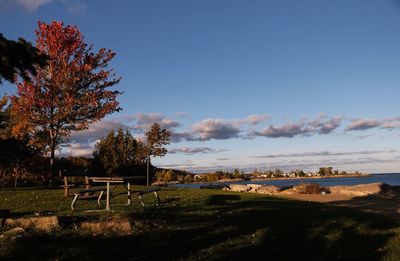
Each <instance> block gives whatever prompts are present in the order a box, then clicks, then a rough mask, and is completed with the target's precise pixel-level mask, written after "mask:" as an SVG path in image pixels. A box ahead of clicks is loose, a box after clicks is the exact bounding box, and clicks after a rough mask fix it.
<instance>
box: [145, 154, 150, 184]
mask: <svg viewBox="0 0 400 261" xmlns="http://www.w3.org/2000/svg"><path fill="white" fill-rule="evenodd" d="M149 183H150V155H148V156H147V182H146V185H147V186H149Z"/></svg>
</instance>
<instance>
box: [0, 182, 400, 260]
mask: <svg viewBox="0 0 400 261" xmlns="http://www.w3.org/2000/svg"><path fill="white" fill-rule="evenodd" d="M159 194H160V197H161V200H162V202H163V203H162V206H161V207H160V208H157V209H153V208H150V209H147V210H146V211H145V212H142V211H141V209H140V207H139V204H138V201H136V200H135V204H133V206H131V207H119V208H117V209H118V210H120V211H116V212H115V213H113V214H106V213H104V212H96V213H88V212H84V211H77V212H76V213H71V212H70V211H69V204H70V202H71V199H70V198H68V199H66V198H63V197H62V191H61V190H50V189H18V190H1V191H0V208H10V209H11V210H12V215H13V217H21V216H34V213H35V212H37V213H39V214H40V215H57V216H58V217H59V218H58V219H59V222H60V226H61V227H60V228H58V229H55V230H53V231H50V232H35V231H31V230H29V229H27V230H25V232H24V233H23V235H22V237H17V238H14V239H12V240H10V238H7V237H4V236H2V237H1V238H0V244H1V249H0V250H1V251H0V259H6V260H7V259H9V260H16V259H18V260H19V259H27V260H30V259H34V260H55V259H58V260H67V259H78V260H80V259H92V260H96V259H97V260H102V259H114V260H116V259H117V258H118V259H119V260H129V259H131V260H152V259H155V258H160V259H162V260H194V259H196V260H199V259H200V260H201V259H202V260H229V259H231V260H241V259H244V258H248V259H252V260H266V259H267V258H269V259H270V260H271V259H272V260H287V259H291V260H319V259H321V260H322V259H325V260H332V259H358V260H378V259H382V260H398V257H399V256H400V223H399V222H398V221H396V220H393V219H391V218H388V217H385V216H382V215H376V214H369V213H364V212H360V211H358V210H355V209H351V208H345V207H335V206H330V205H327V204H321V203H313V202H304V201H295V200H289V199H283V198H278V197H270V196H266V195H259V194H252V193H235V192H226V191H219V190H205V189H204V190H202V189H172V188H165V189H163V190H162V191H161V192H160V193H159ZM150 199H151V198H150V197H149V198H148V199H147V200H150ZM117 200H118V201H121V202H122V201H123V200H124V197H122V196H121V197H119V198H118V199H117ZM94 206H95V203H94V202H86V201H80V202H78V207H80V208H81V209H89V208H94ZM36 215H37V214H36ZM121 218H123V219H125V220H129V222H130V223H131V224H132V233H131V234H128V235H126V234H125V235H120V234H116V233H92V232H89V231H85V230H82V229H78V228H77V225H76V224H78V223H79V222H84V221H87V220H110V222H111V221H112V220H114V222H118V220H120V219H121ZM7 229H9V228H2V230H1V231H2V232H1V233H3V232H4V231H5V230H7Z"/></svg>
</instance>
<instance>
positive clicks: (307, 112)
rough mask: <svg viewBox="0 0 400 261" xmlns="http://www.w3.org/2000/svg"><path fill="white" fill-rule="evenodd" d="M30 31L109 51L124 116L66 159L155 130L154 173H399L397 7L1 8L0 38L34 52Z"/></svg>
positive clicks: (283, 3)
mask: <svg viewBox="0 0 400 261" xmlns="http://www.w3.org/2000/svg"><path fill="white" fill-rule="evenodd" d="M38 20H41V21H46V22H50V21H51V20H60V21H63V22H64V23H65V24H74V25H77V26H78V27H79V28H80V30H81V31H82V33H83V34H84V36H85V40H86V42H87V43H93V44H94V48H95V49H98V48H101V47H105V48H109V49H112V50H113V51H115V52H116V53H117V56H116V57H115V59H114V60H113V62H112V67H113V68H114V69H115V71H116V73H117V74H118V75H120V76H122V78H123V79H122V81H121V83H120V84H119V85H118V86H117V87H116V88H118V89H119V90H122V91H123V92H124V94H123V95H122V96H121V97H120V99H119V100H120V102H121V107H122V108H123V111H122V112H120V113H117V114H113V115H111V116H109V117H107V119H105V120H104V121H102V122H99V123H97V124H95V125H93V126H92V127H91V129H89V130H88V131H86V132H83V133H77V134H73V135H72V137H71V139H70V141H71V143H72V144H71V147H70V149H69V150H68V151H67V153H70V154H71V155H78V154H87V153H89V152H90V149H91V147H92V146H93V144H94V143H95V141H96V140H97V139H98V138H99V137H101V136H102V135H104V134H105V133H106V132H107V131H108V130H110V129H113V128H118V127H123V128H129V129H131V130H132V131H134V133H135V135H137V136H138V137H140V136H141V135H142V133H143V131H144V130H145V129H146V128H148V126H149V124H151V123H152V122H155V121H158V122H161V123H162V125H163V126H164V127H166V128H168V129H170V130H171V131H172V132H173V143H172V144H171V145H169V147H168V148H169V149H170V152H171V153H169V154H168V155H167V156H165V157H164V158H161V159H155V160H154V163H155V164H156V165H158V166H164V167H175V168H183V169H189V170H199V171H201V170H205V169H208V168H211V169H232V168H241V169H249V168H259V169H265V168H275V167H280V168H284V169H293V168H303V169H315V168H318V167H320V166H327V165H329V166H334V167H337V168H340V169H345V170H361V171H369V172H395V171H400V165H399V163H400V152H399V150H400V131H399V130H400V107H399V104H398V100H399V96H400V48H399V46H400V1H394V0H385V1H375V0H337V1H327V0H313V1H311V0H303V1H296V0H271V1H256V0H254V1H237V0H229V1H228V0H226V1H223V0H221V1H212V0H204V1H187V0H181V1H173V0H171V1H161V0H160V1H151V0H148V1H118V2H110V1H99V0H96V1H94V0H92V1H84V0H72V1H66V0H16V1H11V0H0V32H1V33H3V34H4V35H5V37H7V38H9V39H17V38H18V37H24V38H25V39H27V40H30V41H32V42H34V41H35V35H34V29H35V28H36V23H37V21H38ZM14 90H15V87H14V86H11V85H10V84H7V83H6V84H3V86H1V91H2V92H7V93H9V94H11V93H13V91H14Z"/></svg>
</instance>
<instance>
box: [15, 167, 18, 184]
mask: <svg viewBox="0 0 400 261" xmlns="http://www.w3.org/2000/svg"><path fill="white" fill-rule="evenodd" d="M17 186H18V168H17V167H15V168H14V188H17Z"/></svg>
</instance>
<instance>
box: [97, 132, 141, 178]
mask: <svg viewBox="0 0 400 261" xmlns="http://www.w3.org/2000/svg"><path fill="white" fill-rule="evenodd" d="M137 144H138V142H137V141H136V139H135V138H133V136H132V134H131V133H130V132H129V131H125V133H124V132H123V130H122V129H119V130H118V132H117V133H116V134H115V133H114V131H110V132H109V133H108V135H107V136H106V137H105V138H103V139H101V140H100V141H99V142H98V143H97V144H96V148H95V150H94V152H93V157H94V159H95V160H96V161H98V162H100V163H101V165H102V166H103V168H104V170H105V171H106V174H108V175H116V174H119V175H121V174H128V173H130V172H131V171H132V169H133V168H134V167H135V166H136V165H138V164H140V163H141V162H137V159H138V157H137V154H138V146H137Z"/></svg>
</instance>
